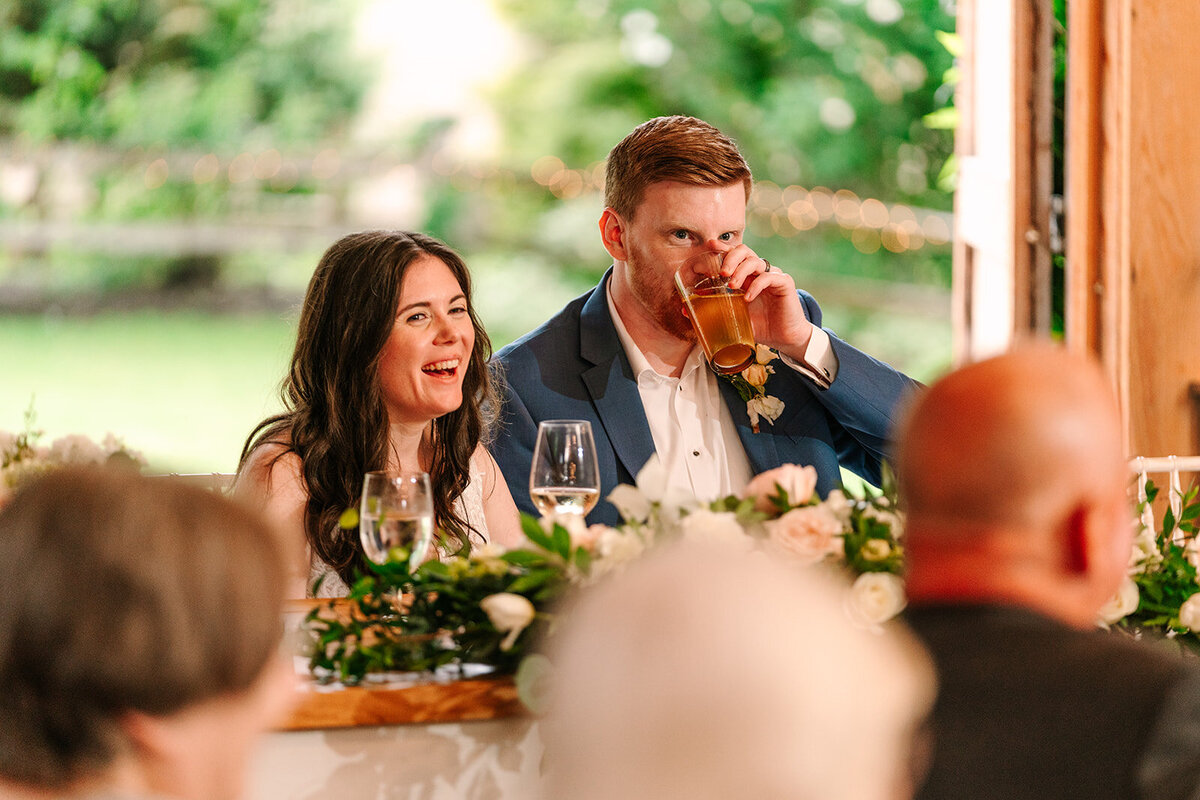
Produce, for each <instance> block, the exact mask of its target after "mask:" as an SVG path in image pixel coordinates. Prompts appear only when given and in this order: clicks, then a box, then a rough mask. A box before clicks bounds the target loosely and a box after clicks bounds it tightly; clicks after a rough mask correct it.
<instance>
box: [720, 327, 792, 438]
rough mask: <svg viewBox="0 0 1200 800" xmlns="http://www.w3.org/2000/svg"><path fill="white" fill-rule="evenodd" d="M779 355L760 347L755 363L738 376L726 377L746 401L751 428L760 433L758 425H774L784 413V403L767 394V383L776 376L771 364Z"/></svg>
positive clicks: (755, 355) (755, 356) (756, 353)
mask: <svg viewBox="0 0 1200 800" xmlns="http://www.w3.org/2000/svg"><path fill="white" fill-rule="evenodd" d="M776 356H777V353H776V352H775V351H774V350H772V349H771V348H769V347H767V346H766V345H762V344H760V345H758V346H757V349H756V350H755V353H754V363H753V364H751V365H750V366H748V367H746V368H745V369H744V370H742V371H741V372H739V373H737V374H736V375H724V376H722V377H725V378H727V379H729V381H730V382H731V383H732V384H733V386H734V388H735V389H737V392H738V395H739V396H740V397H741V398H742V399H743V400H745V401H746V414H747V415H748V416H749V417H750V427H751V428H752V429H753V430H754V432H755V433H758V423H759V421H760V420H764V419H765V420H766V421H767V422H769V423H774V422H775V420H777V419H779V415H780V414H782V413H783V401H782V400H780V399H779V398H778V397H773V396H771V395H769V394H767V388H766V387H767V381H768V380H769V379H770V377H771V376H772V375H773V374H775V367H773V366H771V362H772V361H774V360H775V358H776Z"/></svg>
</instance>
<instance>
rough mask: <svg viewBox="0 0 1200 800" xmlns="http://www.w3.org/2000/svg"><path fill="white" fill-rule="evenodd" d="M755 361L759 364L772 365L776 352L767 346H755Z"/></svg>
mask: <svg viewBox="0 0 1200 800" xmlns="http://www.w3.org/2000/svg"><path fill="white" fill-rule="evenodd" d="M754 360H755V361H757V362H758V363H759V364H770V363H771V362H772V361H774V360H775V351H774V350H772V349H771V348H769V347H767V346H766V345H765V344H758V345H755V346H754Z"/></svg>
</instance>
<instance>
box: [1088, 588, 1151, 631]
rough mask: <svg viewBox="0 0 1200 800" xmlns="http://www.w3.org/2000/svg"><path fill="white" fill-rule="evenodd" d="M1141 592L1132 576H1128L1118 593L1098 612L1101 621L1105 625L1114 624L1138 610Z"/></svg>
mask: <svg viewBox="0 0 1200 800" xmlns="http://www.w3.org/2000/svg"><path fill="white" fill-rule="evenodd" d="M1140 598H1141V593H1140V592H1139V591H1138V586H1137V584H1136V583H1134V582H1133V579H1132V578H1126V579H1125V580H1124V582H1123V583H1122V584H1121V588H1119V589H1117V593H1116V594H1115V595H1113V596H1112V598H1111V599H1110V600H1109V601H1108V602H1107V603H1105V604H1104V605H1103V606H1102V607H1101V608H1100V611H1099V612H1098V616H1099V618H1100V621H1101V622H1102V623H1104V624H1105V625H1113V624H1115V623H1117V622H1120V621H1121V620H1122V619H1124V618H1125V617H1127V616H1129V615H1130V614H1132V613H1133V612H1134V611H1137V607H1138V601H1139V600H1140Z"/></svg>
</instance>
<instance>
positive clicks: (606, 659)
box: [544, 543, 934, 800]
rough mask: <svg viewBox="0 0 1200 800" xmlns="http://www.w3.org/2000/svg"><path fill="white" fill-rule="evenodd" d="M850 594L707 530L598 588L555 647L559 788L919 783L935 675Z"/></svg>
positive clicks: (778, 793)
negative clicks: (857, 610) (859, 623)
mask: <svg viewBox="0 0 1200 800" xmlns="http://www.w3.org/2000/svg"><path fill="white" fill-rule="evenodd" d="M848 602H849V601H848V597H847V589H846V587H845V585H844V584H843V583H842V582H840V581H835V580H834V579H833V578H831V577H830V576H828V575H827V574H825V573H824V572H821V571H818V570H817V569H815V568H805V567H796V566H794V565H788V564H785V563H780V562H776V561H772V560H770V559H768V558H766V557H763V556H762V555H761V554H752V553H747V552H745V551H744V550H736V549H727V548H726V547H722V546H716V545H713V544H703V545H701V544H694V543H691V544H689V543H683V544H678V545H670V546H666V547H664V549H663V550H661V551H659V552H657V553H654V554H651V555H649V556H647V557H646V558H644V559H643V560H641V561H639V562H637V563H635V564H633V565H632V566H630V567H629V568H628V569H627V570H626V571H625V572H624V573H622V574H620V575H617V576H615V577H614V578H612V579H610V580H608V581H606V582H604V583H602V584H600V585H597V586H596V587H595V588H593V589H591V590H589V591H588V592H587V593H585V594H584V595H583V596H582V597H581V598H580V601H579V603H578V604H577V605H576V606H575V607H573V608H570V609H569V610H568V611H567V613H566V614H565V621H564V622H563V623H562V624H563V628H562V630H561V632H560V634H558V635H557V636H556V641H555V642H554V646H553V648H552V651H551V654H550V657H551V660H552V662H553V664H554V669H555V672H554V679H553V686H552V690H551V694H550V712H549V716H548V719H547V720H546V721H545V727H544V731H545V736H544V738H545V741H546V743H547V744H546V750H547V756H546V764H547V772H548V776H547V780H548V782H549V786H550V792H549V793H548V794H547V797H552V798H555V800H611V799H612V798H621V799H622V800H685V799H686V800H718V799H720V800H727V799H728V798H736V797H747V798H755V800H795V799H796V798H814V799H815V798H820V800H899V798H904V797H908V796H909V795H910V793H911V791H912V788H913V784H914V782H915V780H916V779H917V777H918V774H919V772H920V769H919V766H918V764H919V761H920V759H919V758H918V756H919V754H920V750H921V748H920V746H919V742H920V737H919V736H918V735H916V734H917V732H918V731H919V730H920V726H921V724H922V720H923V718H924V715H925V713H926V712H927V711H928V708H929V705H930V703H931V702H932V698H933V692H934V686H933V678H932V672H931V669H930V667H929V664H928V662H927V659H926V657H925V655H924V654H923V653H922V652H921V651H920V649H919V648H918V647H917V646H916V645H914V644H913V642H912V641H911V639H910V637H908V636H907V635H906V634H905V633H904V632H903V631H902V630H901V629H899V628H897V627H896V626H889V627H888V628H887V629H877V630H865V629H862V628H858V627H856V626H855V625H854V624H853V623H852V622H851V618H850V616H849V613H848V611H847V607H846V605H847V603H848ZM797 609H802V611H801V613H797ZM914 744H916V745H917V746H916V747H914Z"/></svg>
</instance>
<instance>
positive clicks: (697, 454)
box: [692, 450, 700, 456]
mask: <svg viewBox="0 0 1200 800" xmlns="http://www.w3.org/2000/svg"><path fill="white" fill-rule="evenodd" d="M692 455H694V456H699V455H700V451H699V450H693V451H692Z"/></svg>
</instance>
